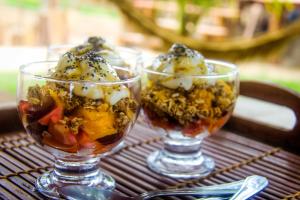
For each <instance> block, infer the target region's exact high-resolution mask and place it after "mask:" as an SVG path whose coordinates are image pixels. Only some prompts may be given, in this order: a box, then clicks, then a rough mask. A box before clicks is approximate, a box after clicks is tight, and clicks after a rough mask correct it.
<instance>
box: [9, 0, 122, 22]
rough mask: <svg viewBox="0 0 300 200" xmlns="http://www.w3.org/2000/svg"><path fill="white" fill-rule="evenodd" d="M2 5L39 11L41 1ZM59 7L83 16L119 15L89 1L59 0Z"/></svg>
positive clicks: (13, 0)
mask: <svg viewBox="0 0 300 200" xmlns="http://www.w3.org/2000/svg"><path fill="white" fill-rule="evenodd" d="M4 3H5V4H6V5H9V6H13V7H18V8H23V9H28V10H34V11H35V10H39V9H40V8H41V7H42V6H43V1H42V0H4ZM59 6H60V7H61V8H63V9H65V8H75V9H77V10H78V11H79V12H80V13H82V14H85V15H100V16H107V17H111V18H118V17H119V13H118V12H117V10H115V9H112V8H110V7H108V6H101V5H100V4H99V5H95V3H91V2H89V1H85V2H83V1H81V2H78V1H74V0H60V1H59Z"/></svg>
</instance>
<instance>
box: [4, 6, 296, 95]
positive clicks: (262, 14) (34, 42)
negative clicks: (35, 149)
mask: <svg viewBox="0 0 300 200" xmlns="http://www.w3.org/2000/svg"><path fill="white" fill-rule="evenodd" d="M89 36H102V37H104V38H106V39H107V40H109V41H110V42H111V43H113V44H115V45H124V46H130V47H135V48H139V49H142V50H145V51H152V52H153V51H154V52H160V51H164V50H166V49H167V48H169V47H170V45H171V44H172V43H174V42H180V43H184V44H187V45H188V46H190V47H192V48H195V49H197V50H199V51H200V52H202V53H203V54H204V56H206V57H208V58H218V59H222V60H227V61H232V62H234V63H237V64H238V66H239V69H240V72H241V79H258V80H264V81H270V82H274V83H277V84H280V85H282V86H286V87H288V88H290V89H292V90H295V91H298V92H300V0H0V101H8V100H14V99H15V93H16V80H17V70H18V67H19V66H20V65H21V64H24V63H28V62H33V61H39V60H45V59H46V55H47V48H48V47H49V46H51V45H59V44H78V43H82V42H84V41H85V40H86V39H87V37H89Z"/></svg>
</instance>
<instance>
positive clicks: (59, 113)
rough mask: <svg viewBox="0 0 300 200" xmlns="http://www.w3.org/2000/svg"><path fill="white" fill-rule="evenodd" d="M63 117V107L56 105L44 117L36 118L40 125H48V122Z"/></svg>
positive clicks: (56, 120) (55, 121)
mask: <svg viewBox="0 0 300 200" xmlns="http://www.w3.org/2000/svg"><path fill="white" fill-rule="evenodd" d="M62 118H63V108H62V107H56V108H55V109H53V110H52V111H50V112H49V113H48V114H46V115H45V116H44V117H42V118H41V119H39V120H38V122H39V123H40V124H42V125H48V124H49V123H50V122H53V123H57V122H58V121H59V120H61V119H62Z"/></svg>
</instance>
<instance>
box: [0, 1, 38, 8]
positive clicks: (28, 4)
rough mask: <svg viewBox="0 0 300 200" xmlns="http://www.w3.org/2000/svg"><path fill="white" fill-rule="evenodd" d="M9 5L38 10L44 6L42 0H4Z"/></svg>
mask: <svg viewBox="0 0 300 200" xmlns="http://www.w3.org/2000/svg"><path fill="white" fill-rule="evenodd" d="M4 2H5V3H6V4H7V5H10V6H16V7H20V8H25V9H31V10H36V9H39V8H40V7H41V6H42V3H43V1H41V0H4Z"/></svg>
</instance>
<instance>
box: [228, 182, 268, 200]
mask: <svg viewBox="0 0 300 200" xmlns="http://www.w3.org/2000/svg"><path fill="white" fill-rule="evenodd" d="M268 184H269V182H268V180H267V179H266V178H265V177H262V176H257V177H256V178H254V177H253V176H250V177H247V178H246V179H245V182H244V183H243V185H242V187H241V188H240V189H239V191H238V192H237V193H235V194H234V195H233V196H232V197H231V198H230V200H244V199H248V198H250V197H252V196H253V195H255V194H256V193H258V192H260V191H261V190H263V189H264V188H265V187H267V185H268Z"/></svg>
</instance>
